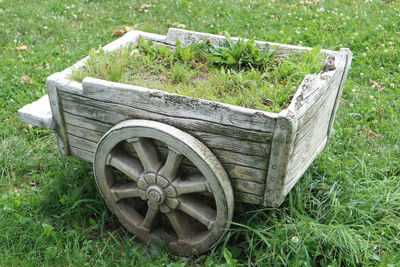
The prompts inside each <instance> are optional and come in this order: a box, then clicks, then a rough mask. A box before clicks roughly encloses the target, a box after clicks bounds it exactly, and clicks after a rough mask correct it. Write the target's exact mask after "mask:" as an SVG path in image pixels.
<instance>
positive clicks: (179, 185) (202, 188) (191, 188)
mask: <svg viewBox="0 0 400 267" xmlns="http://www.w3.org/2000/svg"><path fill="white" fill-rule="evenodd" d="M172 185H173V186H174V187H175V189H176V191H177V193H178V195H183V194H190V193H198V192H206V191H208V189H207V181H206V178H205V177H204V176H203V175H202V174H200V173H196V174H192V175H191V176H189V177H188V178H187V179H185V180H181V179H179V180H178V179H177V180H175V181H174V182H173V183H172Z"/></svg>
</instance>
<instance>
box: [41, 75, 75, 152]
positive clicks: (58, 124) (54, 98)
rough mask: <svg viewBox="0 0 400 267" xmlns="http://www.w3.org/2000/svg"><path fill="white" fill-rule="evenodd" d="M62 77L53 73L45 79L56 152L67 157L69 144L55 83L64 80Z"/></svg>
mask: <svg viewBox="0 0 400 267" xmlns="http://www.w3.org/2000/svg"><path fill="white" fill-rule="evenodd" d="M64 78H65V77H64V75H62V74H61V73H55V74H53V75H51V76H50V77H48V78H47V79H46V88H47V92H48V93H49V101H50V108H51V113H52V115H53V118H54V122H53V124H54V130H55V132H56V139H57V146H58V150H59V151H60V153H61V154H63V155H69V154H70V151H69V142H68V136H67V133H66V131H65V126H64V117H63V114H62V109H63V107H62V106H61V100H60V98H59V95H58V89H57V82H58V81H59V80H62V79H64Z"/></svg>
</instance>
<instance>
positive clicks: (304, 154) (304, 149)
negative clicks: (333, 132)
mask: <svg viewBox="0 0 400 267" xmlns="http://www.w3.org/2000/svg"><path fill="white" fill-rule="evenodd" d="M328 125H329V117H327V118H325V120H324V121H323V122H322V124H321V125H320V127H321V128H316V130H315V131H313V132H311V133H310V134H309V135H307V136H305V137H304V138H303V139H302V140H301V142H300V143H299V144H298V145H297V147H296V148H295V149H294V151H293V152H292V154H291V156H290V165H289V166H290V167H289V169H290V171H289V174H288V177H287V179H286V182H288V181H290V180H291V179H293V177H294V176H295V175H296V172H298V170H299V169H301V168H302V167H303V166H302V165H303V164H305V163H306V162H308V159H309V158H310V157H312V155H313V154H314V153H315V151H316V149H317V148H318V147H320V145H321V143H322V142H323V140H324V139H326V138H327V135H328ZM318 153H319V152H318Z"/></svg>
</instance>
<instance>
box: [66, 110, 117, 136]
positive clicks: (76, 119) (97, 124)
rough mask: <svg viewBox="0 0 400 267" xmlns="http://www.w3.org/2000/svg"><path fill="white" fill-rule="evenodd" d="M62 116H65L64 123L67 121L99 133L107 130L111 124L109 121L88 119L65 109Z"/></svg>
mask: <svg viewBox="0 0 400 267" xmlns="http://www.w3.org/2000/svg"><path fill="white" fill-rule="evenodd" d="M64 118H65V122H66V123H69V124H71V125H75V126H80V127H82V128H86V129H90V130H94V131H98V132H101V133H105V132H107V131H108V130H110V129H111V127H112V126H113V125H112V124H110V123H105V122H101V121H96V120H93V119H88V118H85V117H82V116H78V115H74V114H71V113H68V112H66V111H65V110H64Z"/></svg>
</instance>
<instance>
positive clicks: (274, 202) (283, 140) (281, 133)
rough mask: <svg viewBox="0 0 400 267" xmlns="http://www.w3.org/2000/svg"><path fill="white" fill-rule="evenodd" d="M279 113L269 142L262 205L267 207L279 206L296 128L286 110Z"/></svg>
mask: <svg viewBox="0 0 400 267" xmlns="http://www.w3.org/2000/svg"><path fill="white" fill-rule="evenodd" d="M279 115H280V117H279V118H278V121H277V125H276V129H275V133H274V137H273V139H272V144H271V153H270V155H271V156H270V160H269V166H268V171H267V173H268V175H267V183H266V187H265V195H264V205H265V206H269V207H277V206H279V205H280V204H281V203H282V202H283V199H284V197H285V195H284V191H283V190H284V184H285V179H286V177H287V172H288V164H289V163H290V162H289V155H290V153H291V150H292V149H293V139H294V136H295V133H296V129H297V124H296V121H295V120H293V119H291V118H290V114H287V111H282V112H281V113H280V114H279Z"/></svg>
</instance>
